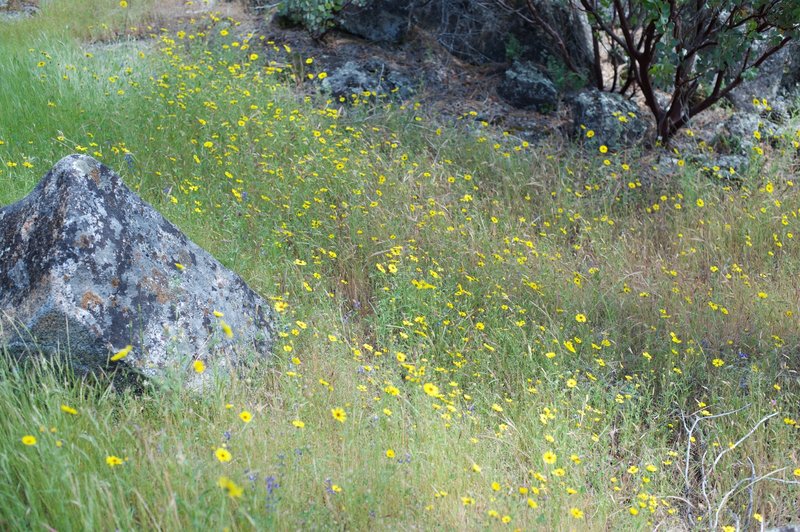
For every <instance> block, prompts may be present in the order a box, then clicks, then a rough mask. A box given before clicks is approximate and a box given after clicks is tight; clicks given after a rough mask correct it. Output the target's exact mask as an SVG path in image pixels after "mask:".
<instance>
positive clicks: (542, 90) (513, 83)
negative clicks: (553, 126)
mask: <svg viewBox="0 0 800 532" xmlns="http://www.w3.org/2000/svg"><path fill="white" fill-rule="evenodd" d="M497 92H498V94H500V96H501V97H502V98H503V99H504V100H506V101H507V102H508V103H509V104H511V105H513V106H514V107H518V108H520V109H533V110H535V111H537V112H540V113H549V112H552V111H555V109H556V107H558V90H556V87H555V85H553V82H552V81H550V80H549V79H548V78H547V76H545V75H544V73H543V72H542V71H541V70H539V69H538V68H536V66H535V65H534V64H533V63H530V62H524V63H514V66H512V67H511V68H510V69H508V70H506V73H505V77H504V78H503V80H502V81H501V82H500V86H499V87H498V88H497Z"/></svg>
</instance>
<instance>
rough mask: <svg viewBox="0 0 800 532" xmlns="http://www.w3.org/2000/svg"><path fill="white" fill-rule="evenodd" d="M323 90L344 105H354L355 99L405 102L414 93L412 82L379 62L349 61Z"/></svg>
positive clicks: (327, 80) (333, 73)
mask: <svg viewBox="0 0 800 532" xmlns="http://www.w3.org/2000/svg"><path fill="white" fill-rule="evenodd" d="M322 90H323V91H325V92H327V93H329V94H330V95H331V96H332V97H333V98H334V99H336V100H341V101H344V102H345V103H347V102H352V101H353V96H354V95H355V96H357V97H359V98H360V99H374V98H398V99H401V100H402V99H405V98H408V97H409V96H411V95H412V94H413V93H414V89H413V88H412V82H411V80H410V79H408V78H407V77H406V76H404V75H403V74H401V73H399V72H395V71H393V70H392V69H390V68H389V66H388V65H386V64H385V63H382V62H380V61H368V62H367V63H364V64H359V63H356V62H355V61H348V62H347V63H345V64H344V65H342V66H341V67H339V68H337V69H335V70H333V72H331V74H330V75H329V76H328V77H327V78H325V79H324V80H322Z"/></svg>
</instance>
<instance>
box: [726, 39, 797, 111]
mask: <svg viewBox="0 0 800 532" xmlns="http://www.w3.org/2000/svg"><path fill="white" fill-rule="evenodd" d="M798 55H800V45H798V43H797V42H790V43H789V44H788V45H786V46H784V47H783V48H782V49H781V50H780V51H778V52H777V53H775V54H774V55H773V56H772V57H770V58H769V59H767V60H766V61H764V63H763V64H762V65H761V67H759V69H758V73H757V74H756V76H755V77H754V78H753V79H751V80H747V81H743V82H742V83H741V84H740V85H739V86H738V87H736V88H735V89H733V90H732V91H731V92H730V94H729V95H728V99H730V100H731V102H733V105H734V107H735V108H736V109H737V110H739V111H746V112H758V111H760V110H761V109H760V108H759V107H757V106H755V105H754V104H753V99H754V98H758V99H759V100H762V99H766V100H767V102H768V103H769V104H770V105H771V106H772V107H773V108H782V107H785V102H784V101H783V100H782V98H780V95H781V92H782V89H784V90H786V89H789V88H791V87H792V86H794V85H796V84H797V82H798V81H800V59H798V57H797V56H798Z"/></svg>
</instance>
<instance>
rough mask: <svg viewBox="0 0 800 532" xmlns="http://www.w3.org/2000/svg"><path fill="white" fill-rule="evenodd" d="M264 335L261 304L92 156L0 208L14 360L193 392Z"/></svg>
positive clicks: (3, 320)
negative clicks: (175, 383) (116, 371)
mask: <svg viewBox="0 0 800 532" xmlns="http://www.w3.org/2000/svg"><path fill="white" fill-rule="evenodd" d="M274 333H275V314H274V311H273V310H272V309H271V308H270V306H269V305H268V303H267V302H266V301H265V300H264V299H262V298H261V297H259V296H258V295H257V294H256V293H255V292H253V291H252V290H251V289H250V288H249V287H248V286H247V285H246V284H245V282H244V281H243V280H242V279H241V278H240V277H239V276H238V275H236V274H234V273H233V272H231V271H229V270H228V269H226V268H225V267H224V266H222V264H220V263H219V262H218V261H217V260H215V259H214V258H213V257H212V256H211V255H210V254H208V253H207V252H206V251H204V250H202V249H201V248H200V247H198V246H197V245H196V244H194V243H193V242H191V241H190V240H189V239H188V238H187V237H186V236H185V235H184V234H183V233H181V231H180V230H178V229H177V228H176V227H175V226H174V225H173V224H171V223H170V222H168V221H167V220H166V219H165V218H164V217H163V216H161V214H159V213H158V212H157V211H156V210H155V209H154V208H153V207H152V206H150V205H149V204H147V203H145V202H144V201H143V200H142V199H141V198H139V196H137V195H136V194H135V193H133V192H132V191H131V190H130V189H128V187H126V186H125V184H123V182H122V180H121V179H120V177H119V176H118V175H117V174H116V173H114V172H113V171H112V170H111V169H109V168H108V167H106V166H104V165H102V164H100V163H99V162H98V161H96V160H95V159H93V158H91V157H88V156H84V155H70V156H68V157H65V158H64V159H62V160H61V161H59V162H58V164H56V165H55V167H53V169H52V170H50V172H49V173H48V174H47V175H46V176H45V177H44V179H42V181H41V182H40V183H39V184H38V185H37V186H36V188H35V189H34V190H33V191H32V192H31V193H30V194H29V195H28V196H27V197H25V198H24V199H22V200H21V201H19V202H17V203H15V204H13V205H10V206H7V207H5V208H2V209H0V345H5V346H6V348H7V349H8V350H9V351H10V352H12V353H14V354H17V355H22V356H38V355H39V353H44V354H46V355H52V354H54V353H56V352H58V353H60V354H61V355H62V356H65V357H66V359H67V360H68V361H69V363H70V365H71V366H72V367H73V368H74V370H75V371H76V373H78V374H87V373H90V372H93V371H98V370H105V369H107V368H110V367H111V368H113V367H115V366H119V365H121V366H123V367H124V368H125V369H130V370H133V371H134V372H136V373H138V374H140V375H143V376H145V377H150V378H160V377H164V376H165V375H166V374H168V373H169V374H173V375H174V374H177V375H182V376H183V380H184V381H185V382H186V383H187V384H189V385H190V386H193V387H198V386H200V385H202V383H203V382H204V381H205V380H206V379H207V378H208V376H209V374H213V373H215V372H217V371H219V372H222V373H225V372H227V371H228V370H229V369H230V368H231V367H233V366H236V365H237V364H239V363H241V362H244V361H245V360H249V359H250V358H251V357H265V356H267V355H268V353H269V350H270V347H271V344H272V343H273V338H274ZM127 346H132V348H131V349H130V350H129V352H128V353H127V355H125V356H124V358H120V357H119V356H116V357H115V356H114V355H115V354H118V353H120V351H122V354H125V348H126V347H127ZM112 358H116V359H118V360H116V361H112V360H111V359H112ZM195 361H201V362H202V363H203V364H202V366H201V365H200V364H194V362H195ZM203 366H204V367H205V368H206V370H205V371H204V372H202V373H198V372H197V371H196V370H195V368H197V369H201V367H203Z"/></svg>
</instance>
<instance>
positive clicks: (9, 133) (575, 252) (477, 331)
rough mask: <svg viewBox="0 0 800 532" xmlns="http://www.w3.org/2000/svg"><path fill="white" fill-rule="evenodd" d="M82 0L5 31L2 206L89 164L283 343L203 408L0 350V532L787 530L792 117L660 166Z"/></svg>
mask: <svg viewBox="0 0 800 532" xmlns="http://www.w3.org/2000/svg"><path fill="white" fill-rule="evenodd" d="M75 4H76V2H66V1H64V2H59V1H53V2H51V3H45V5H44V8H43V10H42V13H41V14H40V15H39V16H38V17H37V19H36V20H35V21H34V20H29V21H20V22H14V23H8V22H0V72H3V90H2V91H0V110H2V111H0V205H6V204H9V203H11V202H13V201H15V200H17V199H19V198H21V197H23V196H24V195H25V194H26V193H27V192H28V191H30V189H31V188H32V187H33V186H34V185H35V183H36V182H37V181H38V180H39V179H40V178H41V176H42V175H43V174H44V173H45V172H46V171H47V170H48V169H49V168H50V167H51V166H52V164H54V163H55V162H56V161H57V160H58V159H59V158H61V157H62V156H64V155H67V154H69V153H74V152H81V153H88V154H91V155H93V156H95V157H96V158H98V159H100V160H101V161H103V162H104V163H105V164H107V165H109V166H110V167H112V168H114V169H115V170H116V171H118V172H119V173H120V174H121V175H122V177H123V179H124V180H125V182H126V183H127V184H128V185H129V186H131V187H132V188H134V189H135V190H137V191H138V192H139V193H140V194H141V195H142V196H143V197H144V198H145V199H146V200H147V201H148V202H150V203H151V204H152V205H154V206H155V207H156V208H157V209H158V210H159V211H160V212H162V213H163V214H164V215H165V216H166V217H167V218H169V219H170V220H171V221H173V222H174V223H175V224H177V225H178V226H179V227H180V228H181V229H182V230H183V231H184V232H186V233H187V234H188V235H189V236H190V237H191V238H192V239H193V240H195V241H196V242H197V243H198V244H200V245H201V246H203V247H204V248H206V249H208V250H209V251H210V252H211V253H212V254H213V255H215V256H216V257H217V258H219V259H220V260H221V261H222V262H223V263H224V264H225V265H226V266H228V267H230V268H231V269H233V270H234V271H236V272H237V273H239V274H241V275H242V276H243V277H244V278H245V279H246V280H247V281H248V283H249V284H250V286H251V287H253V288H254V289H255V290H257V291H258V292H259V293H261V294H262V295H264V296H265V297H269V298H271V300H272V301H273V302H274V304H275V306H276V308H277V309H278V310H279V312H280V314H281V319H282V333H281V335H280V338H279V342H278V344H277V345H276V346H275V349H274V353H273V355H272V356H271V357H270V359H269V362H268V363H265V364H263V365H262V366H261V367H258V368H255V369H254V370H252V371H250V372H247V373H244V374H242V375H239V376H234V377H233V378H232V379H229V380H226V381H222V382H220V383H219V385H218V386H217V387H216V389H215V390H209V391H207V392H206V393H204V394H203V395H202V396H197V395H193V394H192V393H190V392H188V391H186V390H183V389H181V388H180V386H179V385H174V384H173V385H169V384H168V385H165V386H163V387H161V388H159V389H153V390H149V391H147V392H145V393H144V394H143V395H134V394H133V393H131V392H127V391H119V390H113V389H112V388H111V387H109V385H108V384H107V383H104V382H103V381H101V380H99V381H97V382H95V381H92V382H76V381H74V380H70V379H66V378H64V377H63V372H61V371H59V370H58V368H53V367H52V365H49V364H41V365H40V367H37V368H32V369H24V370H20V369H19V368H16V367H15V366H14V364H12V363H11V362H10V361H8V360H5V359H4V360H3V361H2V362H0V405H2V412H3V414H4V415H3V416H2V417H0V526H2V528H5V529H37V530H38V529H44V528H48V527H52V528H55V529H58V530H70V529H110V528H119V529H123V530H129V529H154V528H165V529H184V528H189V529H199V528H204V529H208V530H215V529H223V528H228V529H231V530H239V529H241V530H249V529H263V528H267V527H274V528H280V529H366V528H378V529H392V528H425V529H429V528H439V527H441V528H445V529H486V528H504V527H507V528H509V529H523V530H533V529H540V530H578V529H583V528H589V529H615V530H618V529H619V530H628V529H631V530H638V529H653V528H656V527H659V528H665V527H666V528H668V529H676V528H677V529H687V528H692V527H697V528H699V529H706V528H713V529H721V528H723V527H734V528H732V529H731V530H734V529H736V528H739V529H758V528H759V527H761V526H762V524H764V525H766V524H781V523H785V522H787V521H791V520H798V519H800V514H798V508H800V446H798V443H797V442H798V441H800V438H798V436H800V431H798V425H797V423H796V421H795V420H797V419H800V406H799V405H800V402H798V399H800V386H799V384H800V382H798V370H799V369H800V355H798V349H800V329H799V328H798V325H800V324H799V323H798V313H800V308H798V301H799V299H798V281H797V275H796V272H797V271H798V269H800V255H799V254H798V252H799V250H800V248H799V247H798V240H800V233H798V230H799V229H800V220H798V215H799V214H800V193H798V189H800V183H798V182H797V181H795V180H796V179H797V176H796V173H797V168H798V158H797V151H796V150H797V141H798V140H800V133H798V135H797V136H794V137H792V136H791V135H787V136H786V137H784V138H778V139H767V138H762V139H760V140H759V143H760V144H759V146H760V148H761V152H763V154H760V153H759V152H758V151H754V153H753V165H752V170H751V171H750V172H749V173H747V174H736V175H732V174H731V173H730V172H729V171H728V170H727V169H708V168H706V169H703V168H702V167H700V166H699V165H695V164H693V163H692V162H691V161H688V160H687V161H684V159H683V158H682V156H681V154H680V153H677V154H676V155H675V161H674V163H673V164H671V167H670V168H668V169H662V170H660V171H659V172H655V171H654V170H653V169H652V168H651V166H652V162H648V161H650V160H651V157H650V156H649V155H648V154H641V153H622V152H620V153H611V152H606V151H605V150H602V149H601V150H600V151H595V150H589V149H582V148H581V146H580V145H578V144H575V145H572V144H567V143H558V142H555V141H553V142H551V143H548V144H545V145H541V146H535V147H534V146H530V145H528V144H527V143H526V142H524V141H522V140H520V139H519V138H516V137H515V136H514V135H512V134H504V133H502V132H499V131H494V130H492V129H491V128H490V127H488V126H487V125H485V124H481V123H479V122H475V121H474V119H473V117H470V116H465V117H463V118H462V119H461V120H456V121H454V123H448V122H447V121H444V120H441V119H437V118H436V117H432V116H429V115H428V114H427V113H426V110H425V109H424V108H421V107H419V106H416V105H414V104H413V102H412V103H409V104H408V105H405V106H404V105H399V104H387V103H386V102H382V101H379V102H375V101H373V100H372V99H371V98H369V97H367V96H364V95H360V96H359V97H358V98H357V100H358V101H357V102H356V104H355V105H354V106H345V105H343V104H342V103H341V102H331V101H326V100H325V98H324V97H319V98H317V97H304V96H302V93H298V92H297V90H296V89H297V87H298V86H301V85H304V83H307V82H308V81H309V79H310V78H317V79H319V78H320V77H324V76H325V73H323V72H319V71H318V69H317V68H316V65H315V62H314V61H313V58H305V57H300V56H298V54H296V53H295V52H293V51H292V50H291V48H290V47H288V46H285V45H284V43H273V42H269V41H267V40H266V39H264V38H262V37H260V36H258V35H255V34H249V33H246V32H244V31H243V30H242V29H241V27H240V26H239V25H238V23H237V22H236V21H235V20H232V19H229V18H226V17H223V16H220V15H214V14H209V13H199V12H198V13H196V14H195V15H194V18H192V19H187V20H186V21H185V23H184V24H183V25H182V26H181V27H180V28H171V29H162V28H161V27H160V25H159V24H158V23H157V22H158V21H157V19H153V18H152V16H153V15H152V12H151V11H148V10H149V9H153V8H152V7H151V5H150V4H146V3H141V4H140V3H139V2H135V4H136V6H127V7H121V4H120V3H118V2H106V1H103V2H84V4H85V6H84V8H81V9H74V7H75ZM131 4H134V2H131ZM187 4H188V3H187ZM199 5H200V4H199V3H198V6H199ZM69 6H72V7H69ZM89 6H91V7H89ZM189 7H190V8H192V9H193V8H194V7H197V6H189ZM187 9H188V8H187ZM65 12H69V13H70V15H69V17H67V18H68V19H69V20H70V27H69V28H68V29H64V24H63V20H64V19H65V15H64V13H65ZM148 17H150V18H148ZM132 27H133V28H132ZM133 35H136V36H146V35H149V36H150V37H149V38H147V39H134V38H133V37H132V36H133ZM112 38H113V40H109V39H112ZM665 174H667V175H665ZM6 358H7V357H6Z"/></svg>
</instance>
